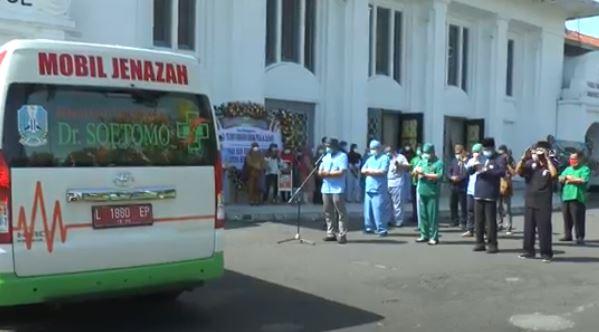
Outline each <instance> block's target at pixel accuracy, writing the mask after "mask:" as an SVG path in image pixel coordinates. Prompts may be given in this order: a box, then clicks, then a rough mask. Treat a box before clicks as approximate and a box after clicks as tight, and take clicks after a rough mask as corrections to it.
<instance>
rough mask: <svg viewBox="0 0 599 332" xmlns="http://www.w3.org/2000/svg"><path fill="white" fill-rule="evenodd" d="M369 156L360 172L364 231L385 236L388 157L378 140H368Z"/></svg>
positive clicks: (386, 229)
mask: <svg viewBox="0 0 599 332" xmlns="http://www.w3.org/2000/svg"><path fill="white" fill-rule="evenodd" d="M369 147H370V157H369V158H368V159H367V160H366V162H365V163H364V166H362V174H363V175H364V176H365V177H366V182H365V190H364V191H365V198H364V232H366V233H375V232H376V233H377V234H378V235H379V236H381V237H382V236H387V232H388V228H387V222H388V220H386V219H385V217H386V216H387V213H386V211H385V208H386V206H387V200H388V195H389V193H388V191H387V190H388V189H387V173H388V172H389V157H388V156H387V155H386V154H384V153H383V148H382V146H381V143H380V142H379V141H376V140H373V141H371V142H370V145H369Z"/></svg>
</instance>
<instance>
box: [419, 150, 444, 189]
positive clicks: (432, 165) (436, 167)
mask: <svg viewBox="0 0 599 332" xmlns="http://www.w3.org/2000/svg"><path fill="white" fill-rule="evenodd" d="M416 167H421V168H422V170H423V172H424V173H425V174H436V175H437V177H438V179H437V180H435V181H432V180H428V179H425V178H424V177H422V178H420V179H419V180H418V194H420V195H421V196H429V197H430V196H437V197H438V196H439V190H440V185H439V184H440V183H441V180H443V169H444V167H443V162H442V161H441V160H439V159H436V160H434V161H426V160H420V161H419V162H418V164H417V165H416Z"/></svg>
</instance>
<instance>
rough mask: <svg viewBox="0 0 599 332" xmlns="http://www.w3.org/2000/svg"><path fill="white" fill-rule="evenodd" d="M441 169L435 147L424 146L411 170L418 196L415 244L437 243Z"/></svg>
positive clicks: (441, 164) (430, 145) (441, 165)
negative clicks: (418, 228)
mask: <svg viewBox="0 0 599 332" xmlns="http://www.w3.org/2000/svg"><path fill="white" fill-rule="evenodd" d="M443 168H444V167H443V162H442V161H441V160H439V158H437V156H436V155H435V146H434V145H432V144H430V143H427V144H424V146H423V147H422V156H421V160H420V162H419V163H418V164H417V165H416V167H415V168H414V170H413V174H414V175H416V176H417V177H418V194H419V195H420V199H419V207H418V214H419V215H420V238H418V240H416V242H419V243H420V242H427V241H428V244H430V245H436V244H438V243H439V194H440V185H439V184H440V182H441V180H442V179H443Z"/></svg>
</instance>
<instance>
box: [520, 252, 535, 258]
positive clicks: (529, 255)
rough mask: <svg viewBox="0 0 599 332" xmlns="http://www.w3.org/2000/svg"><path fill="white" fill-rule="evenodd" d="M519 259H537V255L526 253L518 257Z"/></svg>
mask: <svg viewBox="0 0 599 332" xmlns="http://www.w3.org/2000/svg"><path fill="white" fill-rule="evenodd" d="M518 258H520V259H535V255H533V254H529V253H524V254H521V255H520V256H518Z"/></svg>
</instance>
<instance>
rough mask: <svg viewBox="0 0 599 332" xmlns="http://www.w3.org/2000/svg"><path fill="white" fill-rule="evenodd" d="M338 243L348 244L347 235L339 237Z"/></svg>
mask: <svg viewBox="0 0 599 332" xmlns="http://www.w3.org/2000/svg"><path fill="white" fill-rule="evenodd" d="M337 243H339V244H346V243H347V237H345V235H344V236H340V237H339V238H338V239H337Z"/></svg>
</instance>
